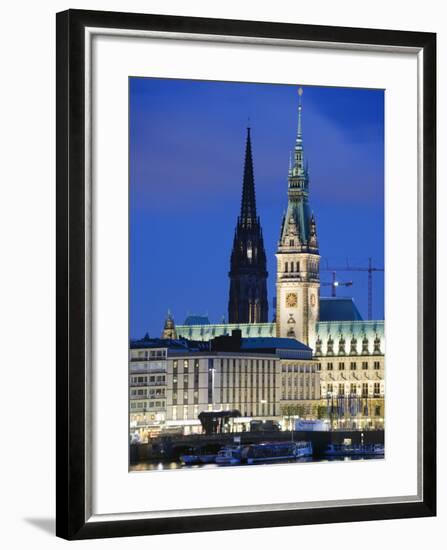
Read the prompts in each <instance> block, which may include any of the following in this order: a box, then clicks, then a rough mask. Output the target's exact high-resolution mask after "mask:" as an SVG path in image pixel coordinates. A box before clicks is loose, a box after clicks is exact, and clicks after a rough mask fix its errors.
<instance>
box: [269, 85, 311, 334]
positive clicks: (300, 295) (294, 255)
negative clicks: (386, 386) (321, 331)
mask: <svg viewBox="0 0 447 550" xmlns="http://www.w3.org/2000/svg"><path fill="white" fill-rule="evenodd" d="M302 94H303V90H302V89H301V88H300V89H299V90H298V95H299V102H298V132H297V137H296V142H295V148H294V151H293V154H291V156H290V163H289V175H288V204H287V211H286V213H285V214H284V217H283V220H282V225H281V233H280V238H279V243H278V249H277V253H276V259H277V276H276V335H277V336H280V337H285V338H296V339H297V340H299V341H300V342H303V343H304V344H307V345H309V344H313V342H314V341H315V328H316V323H317V321H318V318H319V303H320V254H319V250H318V240H317V231H316V223H315V217H314V215H313V213H312V214H311V212H310V208H309V171H308V167H307V163H306V164H305V162H304V149H303V136H302V129H301V111H302V104H301V96H302Z"/></svg>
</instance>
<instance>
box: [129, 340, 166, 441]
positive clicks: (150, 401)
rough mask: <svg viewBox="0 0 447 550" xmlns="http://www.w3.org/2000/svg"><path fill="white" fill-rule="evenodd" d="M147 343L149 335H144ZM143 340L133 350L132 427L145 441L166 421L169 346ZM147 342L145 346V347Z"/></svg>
mask: <svg viewBox="0 0 447 550" xmlns="http://www.w3.org/2000/svg"><path fill="white" fill-rule="evenodd" d="M144 341H145V343H146V344H147V345H149V344H150V340H149V338H146V339H143V342H144ZM157 343H158V345H159V344H160V342H154V347H146V346H144V343H143V344H140V347H138V348H137V349H131V350H130V358H129V427H130V433H131V434H132V437H133V438H134V439H135V440H136V441H141V442H146V441H147V440H148V439H150V438H151V437H155V436H157V435H159V433H160V431H161V429H162V428H163V427H164V426H165V422H166V370H167V353H168V350H167V348H166V347H155V346H157ZM143 346H144V347H143Z"/></svg>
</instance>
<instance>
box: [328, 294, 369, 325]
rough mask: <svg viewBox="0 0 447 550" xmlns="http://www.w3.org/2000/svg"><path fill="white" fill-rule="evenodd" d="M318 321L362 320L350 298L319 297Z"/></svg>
mask: <svg viewBox="0 0 447 550" xmlns="http://www.w3.org/2000/svg"><path fill="white" fill-rule="evenodd" d="M320 321H321V322H326V321H363V318H362V316H361V315H360V312H359V310H358V309H357V306H356V305H355V302H354V300H353V299H352V298H326V297H324V298H323V297H322V298H320Z"/></svg>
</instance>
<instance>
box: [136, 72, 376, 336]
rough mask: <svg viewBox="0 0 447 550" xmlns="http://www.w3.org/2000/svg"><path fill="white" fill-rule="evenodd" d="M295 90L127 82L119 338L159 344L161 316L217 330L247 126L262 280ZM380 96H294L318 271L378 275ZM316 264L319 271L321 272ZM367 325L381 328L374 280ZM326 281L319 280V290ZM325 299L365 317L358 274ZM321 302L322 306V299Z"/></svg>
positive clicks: (289, 142)
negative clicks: (349, 301) (126, 198)
mask: <svg viewBox="0 0 447 550" xmlns="http://www.w3.org/2000/svg"><path fill="white" fill-rule="evenodd" d="M297 88H298V86H297V85H290V86H289V85H276V84H240V83H226V82H203V81H190V80H167V79H151V78H131V79H130V84H129V89H130V102H129V104H130V336H131V337H132V338H138V337H141V336H143V335H144V334H145V333H146V332H149V334H150V335H151V336H153V337H156V336H159V335H160V334H161V330H162V327H163V322H164V319H165V316H166V312H167V309H168V308H170V309H171V311H172V313H173V316H174V319H175V321H176V323H177V324H181V323H183V321H184V319H185V317H186V315H187V314H208V315H209V317H210V320H211V322H220V321H221V320H222V316H225V318H227V300H228V288H229V279H228V270H229V261H230V253H231V246H232V239H233V232H234V227H235V224H236V218H237V216H238V213H239V209H240V198H241V191H242V175H243V161H244V152H245V151H244V150H245V139H246V126H247V123H248V119H249V120H250V126H251V128H252V147H253V161H254V174H255V185H256V199H257V208H258V215H259V216H260V217H261V224H262V227H263V233H264V240H265V246H266V253H267V262H268V271H269V283H268V292H269V304H270V307H269V317H270V319H271V318H272V314H273V307H272V299H273V297H274V294H275V293H274V288H275V271H276V259H275V256H274V254H275V250H276V245H277V240H278V237H279V230H280V223H281V216H282V212H283V211H284V209H285V208H286V206H287V170H288V158H289V151H290V150H291V149H292V148H293V146H294V142H295V135H296V127H297V105H298V94H297ZM383 125H384V92H383V91H382V90H363V89H348V88H323V87H309V86H306V87H304V94H303V137H304V150H305V155H306V158H307V160H308V161H309V173H310V185H309V188H310V204H311V208H312V209H313V211H314V212H315V216H316V220H317V232H318V238H319V242H320V253H321V255H322V257H323V258H327V260H328V261H329V262H330V264H332V265H333V264H337V265H343V264H345V263H346V258H348V259H349V260H350V261H351V263H356V264H359V265H366V264H367V261H368V257H370V256H371V257H372V258H373V261H374V263H375V264H377V265H378V266H380V267H383V264H384V180H383V172H384V127H383ZM324 265H325V260H324V259H322V267H324ZM373 277H374V307H373V318H375V319H383V315H384V297H383V279H384V277H383V273H376V274H375V275H374V276H373ZM330 278H331V273H329V272H324V271H322V272H321V279H322V281H324V280H326V281H329V280H330ZM337 278H338V279H339V280H341V281H343V280H344V281H347V280H348V281H349V280H350V281H353V282H354V285H353V286H352V287H348V288H346V287H343V288H340V289H339V291H338V293H337V295H339V296H353V297H354V299H355V301H356V304H357V306H358V307H359V309H360V312H361V313H362V315H363V316H364V318H365V319H366V317H367V274H366V273H347V272H339V273H337ZM321 294H322V295H323V296H327V295H329V294H330V288H329V287H322V290H321Z"/></svg>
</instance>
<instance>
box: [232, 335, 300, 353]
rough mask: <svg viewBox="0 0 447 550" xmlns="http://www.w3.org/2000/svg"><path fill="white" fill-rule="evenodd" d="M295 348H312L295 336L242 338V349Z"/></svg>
mask: <svg viewBox="0 0 447 550" xmlns="http://www.w3.org/2000/svg"><path fill="white" fill-rule="evenodd" d="M261 348H265V349H272V348H276V349H294V350H306V351H307V350H309V351H310V348H309V347H308V346H306V345H305V344H303V343H302V342H299V341H298V340H295V339H293V338H276V337H273V338H262V337H261V338H242V342H241V349H242V350H248V349H261Z"/></svg>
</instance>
